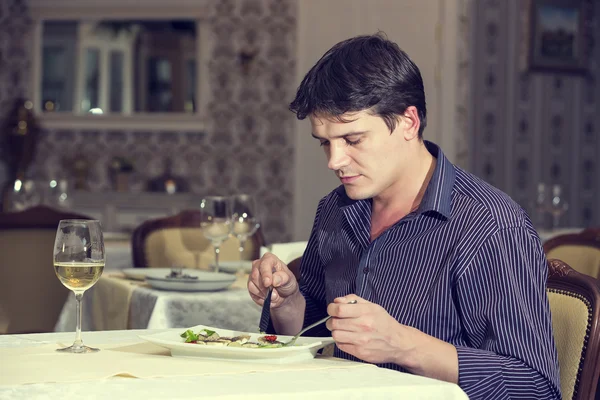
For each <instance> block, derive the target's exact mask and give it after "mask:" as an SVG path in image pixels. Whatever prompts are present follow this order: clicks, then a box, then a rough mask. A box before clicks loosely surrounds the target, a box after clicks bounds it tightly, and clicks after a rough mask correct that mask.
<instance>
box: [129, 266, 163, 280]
mask: <svg viewBox="0 0 600 400" xmlns="http://www.w3.org/2000/svg"><path fill="white" fill-rule="evenodd" d="M147 270H148V269H147V268H124V269H122V270H121V272H122V273H123V275H125V277H126V278H127V279H134V280H136V281H143V280H144V279H145V278H146V271H147ZM169 271H170V270H169ZM167 273H168V272H167Z"/></svg>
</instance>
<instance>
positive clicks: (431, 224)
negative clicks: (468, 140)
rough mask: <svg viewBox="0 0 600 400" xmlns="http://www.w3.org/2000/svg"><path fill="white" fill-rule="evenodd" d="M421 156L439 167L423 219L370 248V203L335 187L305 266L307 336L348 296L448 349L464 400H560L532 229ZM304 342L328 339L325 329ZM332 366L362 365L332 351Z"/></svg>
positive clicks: (470, 180) (500, 196)
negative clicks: (337, 360) (338, 361)
mask: <svg viewBox="0 0 600 400" xmlns="http://www.w3.org/2000/svg"><path fill="white" fill-rule="evenodd" d="M425 144H426V146H427V149H428V150H429V152H430V153H431V154H432V155H433V156H434V157H436V158H437V163H436V167H435V171H434V173H433V175H432V178H431V181H430V183H429V185H428V187H427V189H426V191H425V195H424V197H423V199H422V201H421V204H420V206H419V208H418V209H417V210H416V211H415V212H413V213H411V214H408V215H407V216H406V217H404V218H402V219H401V220H400V221H398V222H397V223H396V224H394V225H393V226H391V227H390V228H388V229H387V230H386V231H385V232H384V233H382V234H381V235H380V236H379V237H377V238H376V239H375V240H374V241H371V240H370V226H371V204H372V203H371V200H370V199H368V200H358V201H354V200H351V199H349V198H348V197H347V196H346V193H345V190H344V188H343V186H340V187H338V188H337V189H335V190H334V191H333V192H331V193H330V194H329V195H327V196H326V197H324V198H323V199H321V201H320V202H319V205H318V208H317V213H316V217H315V222H314V226H313V230H312V233H311V236H310V239H309V242H308V247H307V249H306V251H305V253H304V256H303V257H302V265H301V271H302V280H301V284H300V290H301V292H302V294H303V295H304V297H305V299H306V313H305V320H304V326H306V325H308V324H310V323H312V322H315V321H316V320H318V319H320V318H322V317H324V316H326V313H327V311H326V308H327V304H328V303H331V302H332V301H333V299H334V298H336V297H340V296H344V295H347V294H351V293H354V294H356V295H358V296H360V297H362V298H364V299H366V300H368V301H371V302H373V303H377V304H379V305H380V306H382V307H383V308H385V309H386V310H387V312H388V313H389V314H390V315H391V316H392V317H394V318H395V319H396V320H397V321H398V322H400V323H401V324H404V325H408V326H412V327H415V328H417V329H419V330H421V331H422V332H424V333H426V334H428V335H431V336H434V337H436V338H438V339H441V340H443V341H446V342H448V343H451V344H453V345H454V346H455V347H456V349H457V353H458V371H459V385H460V387H461V388H462V389H463V390H464V391H465V393H466V394H467V395H468V396H469V397H470V398H473V399H478V398H481V399H507V398H511V399H519V398H522V399H544V400H548V399H554V398H556V399H560V385H559V374H558V361H557V354H556V347H555V344H554V339H553V334H552V324H551V316H550V308H549V303H548V298H547V295H546V276H547V265H546V258H545V255H544V253H543V249H542V246H541V242H540V239H539V237H538V235H537V233H536V231H535V229H534V228H533V226H532V223H531V221H530V220H529V218H528V216H527V215H526V213H525V211H524V210H523V209H522V208H521V207H520V206H519V205H518V204H516V203H515V202H514V201H513V200H511V199H510V198H509V197H508V196H507V195H506V194H504V193H502V192H501V191H500V190H498V189H496V188H494V187H492V186H490V185H489V184H487V183H485V182H484V181H482V180H480V179H478V178H477V177H475V176H473V175H471V174H469V173H467V172H465V171H464V170H461V169H460V168H458V167H456V166H454V165H453V164H452V163H450V161H449V160H447V159H446V158H445V156H444V154H443V153H442V151H441V150H440V149H439V148H438V147H437V146H436V145H435V144H433V143H431V142H427V141H426V142H425ZM311 334H312V335H315V336H322V335H327V336H329V335H330V333H329V332H328V331H327V330H326V328H324V327H323V326H320V327H317V328H313V330H312V332H311ZM335 356H337V357H342V358H346V359H350V360H356V361H360V360H357V359H356V358H355V357H353V356H351V355H349V354H346V353H344V352H342V351H341V350H339V349H338V348H336V349H335ZM380 366H382V367H386V368H391V369H395V370H400V371H403V369H402V368H401V367H400V366H399V365H396V364H381V365H380Z"/></svg>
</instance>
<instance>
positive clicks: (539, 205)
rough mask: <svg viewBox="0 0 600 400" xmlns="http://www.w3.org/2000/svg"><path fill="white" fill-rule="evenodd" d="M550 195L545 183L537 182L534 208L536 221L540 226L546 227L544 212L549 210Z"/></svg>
mask: <svg viewBox="0 0 600 400" xmlns="http://www.w3.org/2000/svg"><path fill="white" fill-rule="evenodd" d="M550 201H551V197H550V196H549V193H548V190H547V188H546V184H544V183H541V182H540V183H538V185H537V196H536V199H535V210H536V212H537V219H538V223H539V225H540V226H541V227H542V228H547V227H548V224H547V223H546V219H547V218H546V213H547V212H549V211H550V205H549V203H550Z"/></svg>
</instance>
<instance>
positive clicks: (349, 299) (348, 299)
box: [333, 294, 370, 304]
mask: <svg viewBox="0 0 600 400" xmlns="http://www.w3.org/2000/svg"><path fill="white" fill-rule="evenodd" d="M333 302H334V303H340V304H348V303H370V301H368V300H365V299H363V298H362V297H359V296H357V295H355V294H347V295H346V296H344V297H337V298H335V299H334V300H333Z"/></svg>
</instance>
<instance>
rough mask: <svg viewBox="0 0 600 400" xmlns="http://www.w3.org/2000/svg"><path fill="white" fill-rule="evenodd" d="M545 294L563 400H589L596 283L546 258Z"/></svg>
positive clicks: (594, 361) (599, 328)
mask: <svg viewBox="0 0 600 400" xmlns="http://www.w3.org/2000/svg"><path fill="white" fill-rule="evenodd" d="M547 294H548V300H549V302H550V309H551V311H552V328H553V331H554V340H555V342H556V347H557V352H558V362H559V366H560V385H561V390H562V395H563V399H586V400H587V399H593V398H594V394H595V393H596V386H597V383H598V378H599V377H600V363H599V361H600V354H599V351H600V321H599V318H600V284H599V282H598V280H596V279H594V278H591V277H589V276H587V275H584V274H580V273H579V272H577V271H575V270H574V269H572V268H571V267H569V265H567V264H566V263H565V262H563V261H561V260H556V259H550V260H548V282H547Z"/></svg>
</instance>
